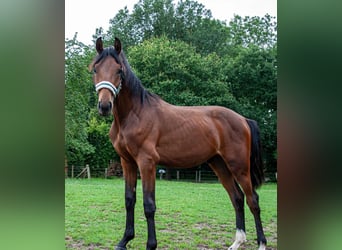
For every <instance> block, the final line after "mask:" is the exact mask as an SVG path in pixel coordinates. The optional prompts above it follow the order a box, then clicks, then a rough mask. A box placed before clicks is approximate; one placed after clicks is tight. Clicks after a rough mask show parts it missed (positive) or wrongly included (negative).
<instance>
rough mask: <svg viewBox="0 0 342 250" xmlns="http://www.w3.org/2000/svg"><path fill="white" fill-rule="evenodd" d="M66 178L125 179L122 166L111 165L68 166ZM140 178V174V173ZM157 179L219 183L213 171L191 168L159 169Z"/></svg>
mask: <svg viewBox="0 0 342 250" xmlns="http://www.w3.org/2000/svg"><path fill="white" fill-rule="evenodd" d="M64 170H65V178H88V179H90V178H113V177H115V176H116V177H123V172H122V168H121V166H120V164H118V163H116V164H111V165H110V166H108V167H107V168H103V167H102V168H100V167H90V166H89V165H86V166H76V165H72V166H66V167H65V169H64ZM138 178H140V174H139V172H138ZM156 178H158V179H161V180H177V181H192V182H217V181H218V178H217V176H216V175H215V173H214V172H213V171H212V170H210V169H209V170H206V169H200V168H198V167H197V168H189V169H167V168H157V171H156Z"/></svg>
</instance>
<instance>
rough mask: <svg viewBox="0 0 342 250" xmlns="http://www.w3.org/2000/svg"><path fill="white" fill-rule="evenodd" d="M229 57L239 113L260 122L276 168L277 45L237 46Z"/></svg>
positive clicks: (270, 165) (269, 161)
mask: <svg viewBox="0 0 342 250" xmlns="http://www.w3.org/2000/svg"><path fill="white" fill-rule="evenodd" d="M237 48H239V50H238V49H236V54H237V55H236V56H235V57H234V58H232V57H230V56H229V57H227V58H226V62H227V63H226V65H227V75H228V79H227V82H228V85H229V86H230V89H231V91H232V93H233V95H234V97H235V98H237V100H238V102H239V104H240V108H239V110H238V111H239V112H240V113H241V114H243V115H245V116H247V117H250V118H252V119H254V120H256V121H258V123H259V126H260V130H261V138H262V142H263V151H264V159H265V161H266V168H267V171H268V172H270V173H273V172H275V171H276V165H277V164H276V150H277V144H276V141H277V139H276V138H277V127H276V121H277V115H276V114H277V54H276V47H273V48H260V47H257V46H256V45H250V46H249V47H242V46H237Z"/></svg>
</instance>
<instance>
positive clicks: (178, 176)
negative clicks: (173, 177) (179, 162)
mask: <svg viewBox="0 0 342 250" xmlns="http://www.w3.org/2000/svg"><path fill="white" fill-rule="evenodd" d="M177 181H179V170H177Z"/></svg>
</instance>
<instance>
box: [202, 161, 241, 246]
mask: <svg viewBox="0 0 342 250" xmlns="http://www.w3.org/2000/svg"><path fill="white" fill-rule="evenodd" d="M208 164H209V165H210V167H211V168H212V169H213V171H214V172H215V174H216V175H217V177H218V178H219V180H220V182H221V184H222V185H223V187H224V188H225V190H226V191H227V193H228V195H229V198H230V200H231V202H232V204H233V207H234V209H235V218H236V234H235V241H234V243H233V244H232V245H231V246H230V247H229V248H228V249H229V250H237V249H238V248H239V247H240V245H241V244H242V243H244V242H246V233H245V211H244V194H243V192H242V191H241V189H240V187H239V185H238V184H237V183H236V182H235V180H234V178H233V176H232V174H231V172H230V171H229V169H228V168H227V166H226V164H225V162H224V161H223V159H222V158H221V157H219V156H216V157H214V158H212V159H211V160H210V161H209V162H208Z"/></svg>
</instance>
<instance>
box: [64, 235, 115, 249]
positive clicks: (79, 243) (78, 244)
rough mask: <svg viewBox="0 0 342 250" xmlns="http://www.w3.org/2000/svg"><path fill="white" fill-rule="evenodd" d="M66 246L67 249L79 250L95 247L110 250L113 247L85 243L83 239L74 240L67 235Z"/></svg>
mask: <svg viewBox="0 0 342 250" xmlns="http://www.w3.org/2000/svg"><path fill="white" fill-rule="evenodd" d="M65 247H66V249H77V250H94V249H100V250H110V249H113V248H108V247H104V246H101V245H100V244H93V243H91V244H85V243H84V241H83V240H74V239H73V238H72V237H70V236H66V237H65Z"/></svg>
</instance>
